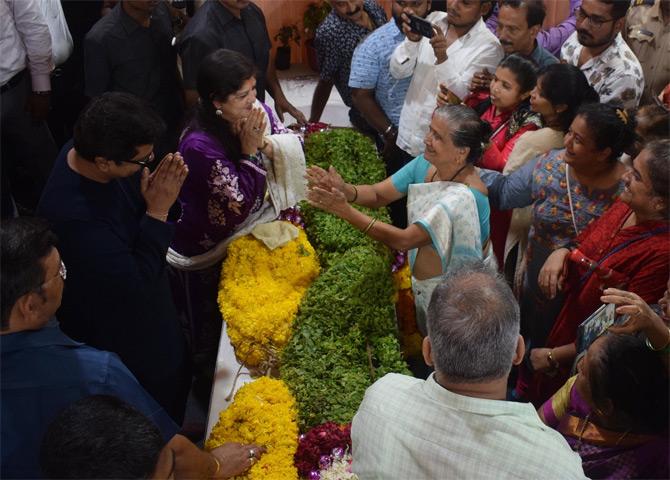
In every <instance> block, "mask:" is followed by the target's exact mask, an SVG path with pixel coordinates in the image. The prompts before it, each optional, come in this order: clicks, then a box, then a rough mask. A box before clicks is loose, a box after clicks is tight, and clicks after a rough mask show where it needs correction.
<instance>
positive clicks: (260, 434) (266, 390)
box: [205, 377, 298, 480]
mask: <svg viewBox="0 0 670 480" xmlns="http://www.w3.org/2000/svg"><path fill="white" fill-rule="evenodd" d="M226 442H240V443H255V444H257V445H262V446H264V447H265V448H267V453H265V454H264V455H263V456H261V458H260V460H259V461H258V463H256V464H255V465H254V466H253V467H251V469H250V470H249V471H248V473H247V474H246V475H245V476H243V477H239V478H244V479H248V480H261V479H262V480H292V479H296V480H297V478H298V470H297V468H296V467H295V466H294V465H293V456H294V455H295V452H296V450H297V448H298V423H297V414H296V406H295V399H294V398H293V396H292V395H291V393H290V392H289V390H288V388H287V387H286V385H285V384H284V382H282V381H281V380H276V379H273V378H270V377H260V378H258V379H257V380H254V381H253V382H251V383H247V384H246V385H244V386H243V387H242V388H240V389H239V391H238V392H237V393H236V394H235V399H234V400H233V403H232V404H231V405H230V406H229V407H228V408H227V409H226V410H224V411H222V412H221V413H220V414H219V421H218V422H217V424H216V426H215V427H214V428H213V429H212V433H211V435H210V437H209V439H208V440H207V443H206V444H205V447H206V448H207V449H210V450H211V449H213V448H216V447H219V446H221V445H223V444H224V443H226Z"/></svg>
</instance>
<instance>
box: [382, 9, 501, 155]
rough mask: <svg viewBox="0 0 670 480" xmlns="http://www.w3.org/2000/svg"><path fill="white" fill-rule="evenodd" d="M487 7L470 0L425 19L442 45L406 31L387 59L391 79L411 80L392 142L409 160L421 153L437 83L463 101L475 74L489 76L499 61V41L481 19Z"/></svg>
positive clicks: (434, 39)
mask: <svg viewBox="0 0 670 480" xmlns="http://www.w3.org/2000/svg"><path fill="white" fill-rule="evenodd" d="M489 7H490V2H489V1H487V0H480V1H479V2H477V1H476V0H475V1H472V2H470V3H469V4H468V5H467V6H463V4H462V2H456V4H454V5H453V6H452V7H451V8H450V9H448V13H444V12H433V13H431V14H430V15H428V16H427V17H426V20H428V21H429V22H430V23H431V24H433V25H434V28H439V29H440V31H441V32H442V34H443V37H442V38H446V41H439V42H438V41H437V40H438V39H436V37H434V38H433V39H432V40H431V39H428V38H426V37H421V36H418V35H417V34H413V33H407V32H406V35H407V37H406V38H405V40H403V41H402V42H401V43H400V44H399V45H398V46H397V47H396V49H395V51H394V52H393V55H391V62H390V71H391V75H392V76H393V77H394V78H397V79H402V78H407V77H410V76H411V77H412V81H411V83H410V85H409V89H408V90H407V95H406V96H405V103H404V105H403V108H402V112H401V114H400V124H399V127H398V140H397V146H398V147H399V148H400V149H402V150H403V151H405V152H406V153H408V154H410V155H411V157H416V156H417V155H419V154H420V153H421V152H423V139H424V137H425V136H426V132H427V131H428V125H429V124H430V117H431V115H432V113H433V110H435V107H436V106H437V93H438V88H439V84H443V85H444V86H445V87H446V88H447V89H449V91H451V92H452V93H453V94H454V95H456V96H457V97H458V98H460V99H461V100H463V99H464V98H465V97H466V96H467V94H468V88H469V85H470V80H472V76H473V75H474V74H475V72H479V71H482V70H485V69H486V70H488V71H490V72H494V71H495V69H496V66H497V65H498V63H499V62H500V60H502V58H503V49H502V47H501V46H500V42H499V41H498V39H497V38H496V36H495V35H493V34H492V33H491V32H490V31H489V30H488V29H487V28H486V25H485V24H484V21H483V20H482V12H483V13H486V12H487V11H488V8H489ZM457 32H458V33H457ZM445 46H446V49H445V48H444V47H445Z"/></svg>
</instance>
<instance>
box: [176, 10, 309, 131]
mask: <svg viewBox="0 0 670 480" xmlns="http://www.w3.org/2000/svg"><path fill="white" fill-rule="evenodd" d="M270 47H271V43H270V36H269V35H268V29H267V26H266V24H265V16H263V12H262V11H261V9H260V8H258V7H257V6H256V5H255V4H254V3H252V2H250V1H248V0H209V1H207V2H206V3H205V4H204V5H203V6H202V7H200V9H199V10H198V11H197V12H196V14H195V15H194V16H193V18H192V19H191V20H190V21H189V22H188V25H187V26H186V28H185V29H184V31H183V32H182V34H181V37H180V40H179V55H180V56H181V61H182V71H183V75H184V87H185V89H186V103H187V105H189V106H190V105H193V104H194V103H195V102H196V101H197V99H198V92H197V91H196V77H197V75H198V67H200V62H202V59H203V58H205V57H206V56H207V55H208V54H210V53H212V52H213V51H214V50H217V49H219V48H226V49H228V50H234V51H236V52H239V53H241V54H243V55H246V56H247V57H249V58H250V59H251V60H253V62H254V64H256V67H257V69H258V72H257V76H256V89H257V94H256V97H257V98H258V99H259V100H260V101H261V102H264V101H265V91H266V90H267V92H268V93H269V94H270V95H272V98H274V101H275V111H276V112H277V115H278V116H279V118H280V119H281V120H283V116H284V115H283V114H284V113H289V114H291V115H292V116H293V117H294V118H295V119H296V120H298V122H299V123H305V116H304V115H303V114H302V112H300V110H298V109H297V108H295V107H294V106H293V105H291V104H290V103H289V102H288V100H287V99H286V97H285V96H284V92H283V91H282V89H281V86H280V85H279V80H277V74H276V72H275V69H274V68H272V67H270ZM268 67H269V68H268Z"/></svg>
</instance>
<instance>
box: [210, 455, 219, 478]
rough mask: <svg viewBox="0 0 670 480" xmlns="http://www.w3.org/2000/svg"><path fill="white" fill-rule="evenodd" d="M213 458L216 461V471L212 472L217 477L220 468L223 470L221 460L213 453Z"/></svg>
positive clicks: (213, 476)
mask: <svg viewBox="0 0 670 480" xmlns="http://www.w3.org/2000/svg"><path fill="white" fill-rule="evenodd" d="M212 458H213V459H214V461H215V462H216V471H215V472H214V473H213V474H212V478H216V476H217V475H218V474H219V470H221V462H219V459H218V458H216V455H214V454H213V453H212Z"/></svg>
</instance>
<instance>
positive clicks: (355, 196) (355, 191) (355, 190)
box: [349, 185, 358, 203]
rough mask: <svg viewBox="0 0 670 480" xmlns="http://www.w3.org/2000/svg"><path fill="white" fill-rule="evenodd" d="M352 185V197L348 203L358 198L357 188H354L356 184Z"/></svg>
mask: <svg viewBox="0 0 670 480" xmlns="http://www.w3.org/2000/svg"><path fill="white" fill-rule="evenodd" d="M352 187H353V189H354V198H352V199H351V201H350V202H349V203H354V202H355V201H356V199H357V198H358V189H357V188H356V185H352Z"/></svg>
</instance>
